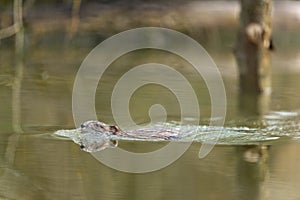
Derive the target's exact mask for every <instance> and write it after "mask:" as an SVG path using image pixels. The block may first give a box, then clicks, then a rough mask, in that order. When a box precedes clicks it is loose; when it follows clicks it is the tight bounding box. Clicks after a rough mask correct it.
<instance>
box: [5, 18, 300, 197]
mask: <svg viewBox="0 0 300 200" xmlns="http://www.w3.org/2000/svg"><path fill="white" fill-rule="evenodd" d="M59 16H60V15H59ZM60 17H62V16H60ZM91 19H92V18H91ZM84 23H85V24H86V21H85V22H84ZM231 25H232V24H231ZM38 27H39V26H38V23H37V24H35V26H33V27H31V28H30V27H28V28H27V29H26V31H25V44H24V46H25V49H26V51H25V52H26V54H25V57H24V62H23V76H22V78H21V88H20V90H19V91H18V88H16V87H12V82H13V74H15V72H16V71H15V69H17V68H16V66H17V63H18V62H17V60H18V58H16V57H15V53H14V41H13V38H8V39H5V40H1V45H0V102H1V104H0V105H1V106H0V176H1V178H0V198H1V199H151V200H152V199H251V200H253V199H272V200H273V199H275V200H276V199H278V200H279V199H291V200H292V199H300V191H299V185H300V175H299V172H298V171H299V170H298V169H299V167H300V159H299V155H298V152H299V151H300V143H299V139H300V136H299V130H300V127H299V110H300V104H299V98H300V95H299V91H300V79H299V75H300V70H299V52H300V51H299V50H300V48H299V41H298V40H299V39H298V33H299V30H298V27H297V26H292V25H289V26H287V27H286V28H285V29H284V30H285V31H284V32H282V31H280V30H281V28H280V27H278V26H277V28H276V26H275V33H274V39H275V44H277V47H276V52H274V53H273V54H272V62H271V63H272V90H273V91H272V94H271V95H265V96H260V97H255V96H254V97H253V96H240V95H239V92H238V80H237V70H236V67H235V62H234V58H233V56H232V54H231V49H232V48H231V46H232V45H233V43H234V33H233V32H232V31H234V28H233V29H232V28H228V27H216V29H211V30H206V29H203V33H202V32H201V31H200V32H201V33H199V32H198V31H195V29H191V28H189V27H187V29H188V30H190V34H191V35H192V36H194V37H195V38H196V39H198V40H199V41H201V44H202V43H203V46H204V47H205V48H206V49H207V50H208V52H209V53H210V55H211V56H212V58H213V59H214V61H215V62H216V64H217V66H218V68H219V70H220V72H221V74H222V77H223V80H224V85H225V89H226V96H227V112H226V119H225V127H226V128H227V131H226V133H227V134H222V135H221V136H220V138H219V140H218V142H217V143H218V144H217V145H216V146H215V147H214V148H213V150H212V151H211V152H210V153H209V154H208V156H206V157H205V158H204V159H199V157H198V154H199V150H200V147H201V145H202V142H203V141H210V139H211V138H212V137H215V135H214V134H213V133H212V132H209V133H211V134H210V135H209V134H205V135H203V134H202V135H201V134H199V133H197V134H198V135H197V134H196V136H197V137H196V138H193V141H194V142H193V143H192V144H191V146H190V147H189V148H188V149H187V151H186V152H185V153H184V154H183V155H182V156H181V157H180V158H179V159H178V160H176V161H175V162H174V163H171V164H170V165H168V166H166V167H164V168H162V169H160V170H158V171H153V172H150V173H141V174H134V173H125V172H120V171H117V170H115V169H112V168H110V167H108V166H106V165H104V164H103V163H101V162H99V161H98V160H97V159H96V158H95V157H94V156H95V155H93V154H90V153H87V152H84V151H82V150H81V149H80V147H79V146H78V145H77V144H75V143H73V142H72V141H71V140H69V139H63V138H58V137H55V136H54V135H53V133H54V132H55V131H56V130H62V129H74V128H75V125H74V121H73V116H72V89H73V83H74V79H75V76H76V72H77V70H78V68H79V66H80V64H81V62H82V61H83V59H84V58H85V57H86V55H87V54H88V53H89V52H90V50H92V48H93V47H95V45H97V44H98V43H99V42H100V41H102V40H103V38H105V37H106V36H107V35H108V36H109V35H112V34H111V33H115V32H118V31H116V30H114V31H108V33H103V32H101V33H99V32H97V31H96V32H95V30H98V29H96V28H95V29H88V30H89V31H87V32H80V31H79V33H78V34H77V35H76V34H75V36H74V38H71V39H70V38H68V37H70V36H68V34H67V33H65V30H64V29H62V28H65V27H64V26H62V27H59V24H58V25H56V26H55V25H53V27H52V28H53V31H51V32H47V31H49V30H48V29H47V28H51V27H50V26H47V27H44V29H43V27H40V28H38ZM123 29H125V28H124V27H123ZM99 30H100V29H99ZM197 30H198V29H197ZM201 30H202V29H201ZM43 31H46V32H47V34H45V33H44V32H43ZM101 31H103V29H101ZM207 32H209V33H210V32H211V33H214V34H212V35H210V34H207ZM45 35H46V36H45ZM286 35H288V38H287V36H286ZM146 62H158V63H163V64H166V65H170V66H173V67H174V69H176V70H177V71H179V72H180V73H181V74H183V75H184V76H185V78H186V79H187V80H188V81H189V82H190V83H191V86H192V87H193V89H194V91H196V96H197V98H198V100H199V108H200V111H201V114H200V121H199V122H195V120H194V119H195V117H196V116H193V115H184V116H182V118H181V110H180V107H179V104H180V102H178V100H176V95H175V94H174V93H173V92H171V91H170V90H168V89H167V88H166V87H162V86H159V85H157V84H150V85H145V86H142V87H140V88H139V89H138V90H136V91H135V93H134V94H133V96H132V98H131V99H130V100H129V101H128V102H129V106H128V105H126V104H125V102H126V101H127V99H123V98H119V99H117V100H116V102H117V103H118V104H120V105H124V106H127V107H129V110H130V114H131V117H132V120H133V122H134V123H135V124H137V125H145V124H149V123H150V122H151V120H152V122H161V121H168V122H171V123H172V122H174V121H180V120H181V119H183V120H184V124H185V125H187V124H192V125H195V124H196V125H199V124H200V125H201V126H209V124H210V122H211V121H218V120H220V119H219V118H212V116H211V100H210V96H209V93H208V90H207V87H206V85H205V83H204V80H203V79H202V78H201V77H200V76H198V75H197V73H196V71H195V70H194V69H193V68H192V67H191V66H190V65H189V64H188V63H187V62H186V61H185V60H183V59H180V58H179V57H177V56H174V55H170V54H169V53H167V52H164V51H154V50H144V51H137V52H132V53H129V54H126V55H124V56H122V57H121V58H119V59H118V60H116V61H115V62H113V63H112V65H111V66H110V67H109V69H108V70H107V71H105V74H104V76H103V77H101V80H100V82H99V84H98V87H97V93H96V97H95V108H96V113H97V117H98V120H100V121H103V122H105V123H108V124H116V120H115V118H114V116H113V112H112V110H111V106H110V105H111V97H112V91H113V88H114V86H115V85H116V83H117V81H118V80H119V79H120V77H121V76H122V75H123V74H124V73H125V72H127V71H128V70H130V69H131V68H132V66H137V65H139V64H142V63H146ZM21 67H22V66H21ZM156 73H157V72H156V71H151V70H149V73H147V74H146V75H145V76H143V77H137V78H139V79H142V80H151V78H153V76H156V75H155V74H156ZM160 75H161V76H163V75H164V74H160ZM166 79H167V80H168V81H170V82H171V83H172V82H173V83H175V82H178V79H176V77H171V76H168V77H167V78H166ZM123 86H124V88H125V91H126V85H123ZM174 91H175V92H176V93H177V94H179V95H183V96H186V91H183V90H182V89H175V90H174ZM82 97H84V95H82ZM155 104H160V105H161V106H156V107H152V109H150V108H151V106H152V105H155ZM185 106H187V107H188V106H189V104H188V103H187V104H185ZM162 107H164V109H162ZM149 110H150V111H149ZM166 113H167V114H166ZM82 114H83V115H84V114H86V113H82ZM126 118H127V116H126V115H123V114H120V119H121V121H122V120H124V119H125V120H126ZM120 128H122V129H124V130H127V129H135V128H136V127H135V126H134V125H133V124H131V122H129V121H128V123H126V124H122V126H121V127H120ZM201 133H203V132H201ZM193 136H195V135H193ZM115 139H116V138H115ZM117 139H119V144H118V147H120V148H121V149H124V150H127V151H131V152H136V153H146V152H151V151H155V150H158V149H160V148H162V147H165V146H166V145H167V144H169V142H168V141H144V140H142V141H141V140H139V141H134V140H128V139H126V138H125V139H124V138H117ZM186 139H189V138H186ZM114 150H115V149H106V150H104V151H101V152H110V151H111V152H112V151H114ZM113 159H114V158H112V160H113ZM120 160H121V158H120ZM117 161H118V160H117ZM125 161H126V160H125ZM125 161H124V160H122V162H125ZM120 162H121V161H120ZM127 162H129V164H130V161H127ZM149 162H154V160H149ZM121 164H122V163H121ZM124 164H128V163H124ZM133 167H134V166H133Z"/></svg>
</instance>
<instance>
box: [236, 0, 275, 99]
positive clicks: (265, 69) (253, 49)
mask: <svg viewBox="0 0 300 200" xmlns="http://www.w3.org/2000/svg"><path fill="white" fill-rule="evenodd" d="M240 3H241V13H240V29H239V32H238V36H237V43H236V48H235V52H234V53H235V57H236V61H237V64H238V67H239V78H240V89H241V92H243V93H257V94H259V93H262V92H270V90H271V70H270V55H269V54H270V49H273V45H272V41H271V12H272V0H240Z"/></svg>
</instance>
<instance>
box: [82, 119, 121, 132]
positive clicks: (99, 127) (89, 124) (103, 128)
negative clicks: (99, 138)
mask: <svg viewBox="0 0 300 200" xmlns="http://www.w3.org/2000/svg"><path fill="white" fill-rule="evenodd" d="M80 128H81V130H83V131H84V132H101V133H106V134H112V135H119V134H120V132H121V131H120V129H119V127H117V126H114V125H108V124H105V123H103V122H98V121H86V122H84V123H82V124H81V125H80Z"/></svg>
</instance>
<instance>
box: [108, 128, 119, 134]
mask: <svg viewBox="0 0 300 200" xmlns="http://www.w3.org/2000/svg"><path fill="white" fill-rule="evenodd" d="M109 130H110V131H112V134H114V135H117V133H118V132H119V131H120V129H119V127H117V126H109Z"/></svg>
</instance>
